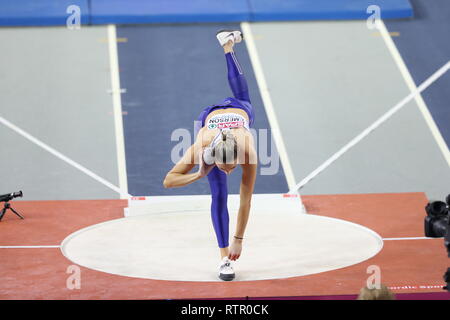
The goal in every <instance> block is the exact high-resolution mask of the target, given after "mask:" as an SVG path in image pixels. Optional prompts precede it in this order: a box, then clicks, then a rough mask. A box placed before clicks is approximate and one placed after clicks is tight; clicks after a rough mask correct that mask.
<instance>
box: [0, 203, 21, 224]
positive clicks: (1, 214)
mask: <svg viewBox="0 0 450 320" xmlns="http://www.w3.org/2000/svg"><path fill="white" fill-rule="evenodd" d="M8 209H10V210H11V211H12V212H13V213H14V214H15V215H16V216H18V217H19V218H20V219H25V218H24V217H22V216H21V215H20V214H19V213H18V212H17V211H16V210H14V209H13V208H12V207H11V204H10V203H9V202H8V201H6V202H5V206H4V207H3V209H2V211H1V212H0V221H2V218H3V216H4V215H5V213H6V210H8Z"/></svg>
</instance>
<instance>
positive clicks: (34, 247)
mask: <svg viewBox="0 0 450 320" xmlns="http://www.w3.org/2000/svg"><path fill="white" fill-rule="evenodd" d="M60 247H61V246H0V249H48V248H60Z"/></svg>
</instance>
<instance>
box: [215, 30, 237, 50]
mask: <svg viewBox="0 0 450 320" xmlns="http://www.w3.org/2000/svg"><path fill="white" fill-rule="evenodd" d="M216 38H217V40H219V43H220V45H221V46H222V47H223V46H224V45H225V44H226V43H227V42H228V41H230V40H231V41H233V44H235V43H239V42H241V41H242V39H244V36H243V35H242V32H240V31H239V30H219V31H217V34H216Z"/></svg>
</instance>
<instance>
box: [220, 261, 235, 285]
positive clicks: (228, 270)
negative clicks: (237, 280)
mask: <svg viewBox="0 0 450 320" xmlns="http://www.w3.org/2000/svg"><path fill="white" fill-rule="evenodd" d="M219 278H220V279H221V280H223V281H231V280H233V279H234V270H233V267H232V266H231V260H230V259H228V257H223V259H222V261H221V262H220V267H219Z"/></svg>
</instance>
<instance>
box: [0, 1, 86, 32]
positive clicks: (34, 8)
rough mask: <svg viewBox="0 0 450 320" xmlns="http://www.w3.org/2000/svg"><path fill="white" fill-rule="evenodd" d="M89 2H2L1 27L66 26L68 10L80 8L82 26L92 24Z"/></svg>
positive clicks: (0, 10) (0, 5) (0, 4)
mask: <svg viewBox="0 0 450 320" xmlns="http://www.w3.org/2000/svg"><path fill="white" fill-rule="evenodd" d="M88 1H89V0H58V1H55V0H17V1H12V0H0V25H4V26H51V25H66V20H67V18H68V17H69V16H70V15H71V12H72V11H70V13H67V8H68V7H69V6H71V5H77V6H78V7H79V8H80V14H81V15H80V18H81V24H88V23H90V21H89V18H90V11H89V3H88Z"/></svg>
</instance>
